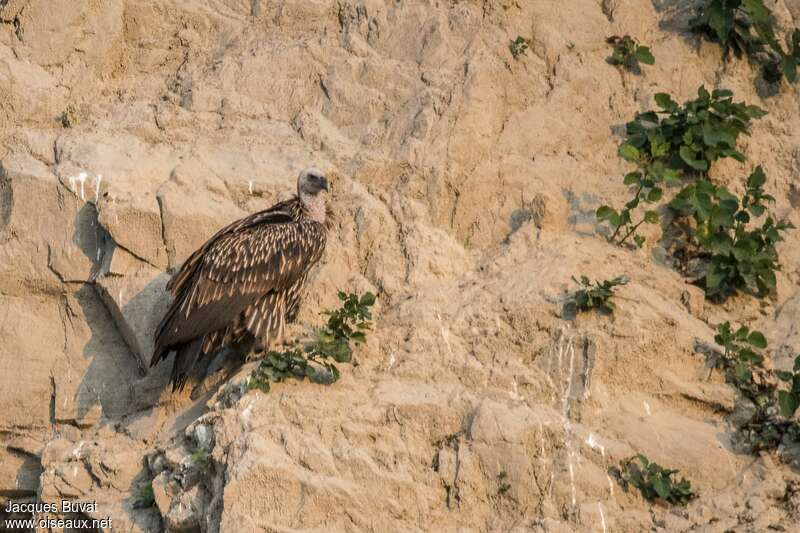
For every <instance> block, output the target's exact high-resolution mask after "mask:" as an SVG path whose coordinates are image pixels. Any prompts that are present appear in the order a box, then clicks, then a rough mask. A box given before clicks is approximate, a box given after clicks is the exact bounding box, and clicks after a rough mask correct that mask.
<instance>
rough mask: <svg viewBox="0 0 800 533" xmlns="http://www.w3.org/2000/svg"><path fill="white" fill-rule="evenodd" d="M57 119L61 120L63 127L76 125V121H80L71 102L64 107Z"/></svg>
mask: <svg viewBox="0 0 800 533" xmlns="http://www.w3.org/2000/svg"><path fill="white" fill-rule="evenodd" d="M58 121H59V122H61V125H62V126H64V127H65V128H72V127H74V126H77V125H78V122H80V118H79V117H78V110H77V109H75V107H74V106H73V105H72V104H70V105H68V106H67V109H65V110H64V112H63V113H61V115H60V116H59V117H58Z"/></svg>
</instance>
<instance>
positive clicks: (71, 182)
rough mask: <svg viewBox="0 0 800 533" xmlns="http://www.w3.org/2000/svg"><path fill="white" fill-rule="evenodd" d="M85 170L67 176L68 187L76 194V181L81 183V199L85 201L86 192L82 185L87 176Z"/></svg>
mask: <svg viewBox="0 0 800 533" xmlns="http://www.w3.org/2000/svg"><path fill="white" fill-rule="evenodd" d="M87 176H88V175H87V174H86V172H81V173H79V174H78V175H77V176H70V177H69V187H70V189H72V192H74V193H75V194H77V185H76V183H80V184H81V200H83V201H86V194H85V193H84V185H85V184H86V178H87Z"/></svg>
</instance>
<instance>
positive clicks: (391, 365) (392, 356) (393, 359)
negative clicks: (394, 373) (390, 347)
mask: <svg viewBox="0 0 800 533" xmlns="http://www.w3.org/2000/svg"><path fill="white" fill-rule="evenodd" d="M395 361H397V359H395V357H394V352H392V353H390V354H389V368H387V370H391V369H392V367H393V366H394V363H395Z"/></svg>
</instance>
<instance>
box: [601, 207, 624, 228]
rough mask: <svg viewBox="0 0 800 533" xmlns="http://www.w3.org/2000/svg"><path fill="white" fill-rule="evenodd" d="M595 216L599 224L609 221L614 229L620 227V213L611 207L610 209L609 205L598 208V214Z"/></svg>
mask: <svg viewBox="0 0 800 533" xmlns="http://www.w3.org/2000/svg"><path fill="white" fill-rule="evenodd" d="M595 216H596V217H597V220H598V221H599V222H602V221H604V220H605V221H607V222H608V223H609V224H611V225H612V226H614V227H617V226H619V225H620V215H619V213H617V211H616V210H615V209H613V208H611V207H609V206H607V205H601V206H600V207H598V208H597V212H596V213H595Z"/></svg>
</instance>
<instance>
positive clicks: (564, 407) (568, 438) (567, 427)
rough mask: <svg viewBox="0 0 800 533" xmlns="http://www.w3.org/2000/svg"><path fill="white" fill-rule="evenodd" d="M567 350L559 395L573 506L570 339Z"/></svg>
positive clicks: (561, 354) (572, 363)
mask: <svg viewBox="0 0 800 533" xmlns="http://www.w3.org/2000/svg"><path fill="white" fill-rule="evenodd" d="M566 348H567V351H568V352H569V367H568V369H567V377H566V379H565V383H564V393H563V394H562V396H561V415H562V417H563V420H564V434H565V444H566V447H567V457H568V461H569V481H570V492H571V496H572V506H573V507H575V505H577V503H578V500H577V497H576V489H575V467H574V466H573V463H572V460H573V457H575V451H574V450H573V449H572V424H571V423H570V420H569V411H570V405H569V393H570V391H571V390H572V373H573V372H574V370H575V347H574V345H573V344H572V341H571V340H570V341H569V342H568V343H567V347H566ZM564 355H565V354H564V343H559V346H558V360H559V367H560V366H561V364H560V363H561V362H562V361H563V360H564V359H563V357H564Z"/></svg>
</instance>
